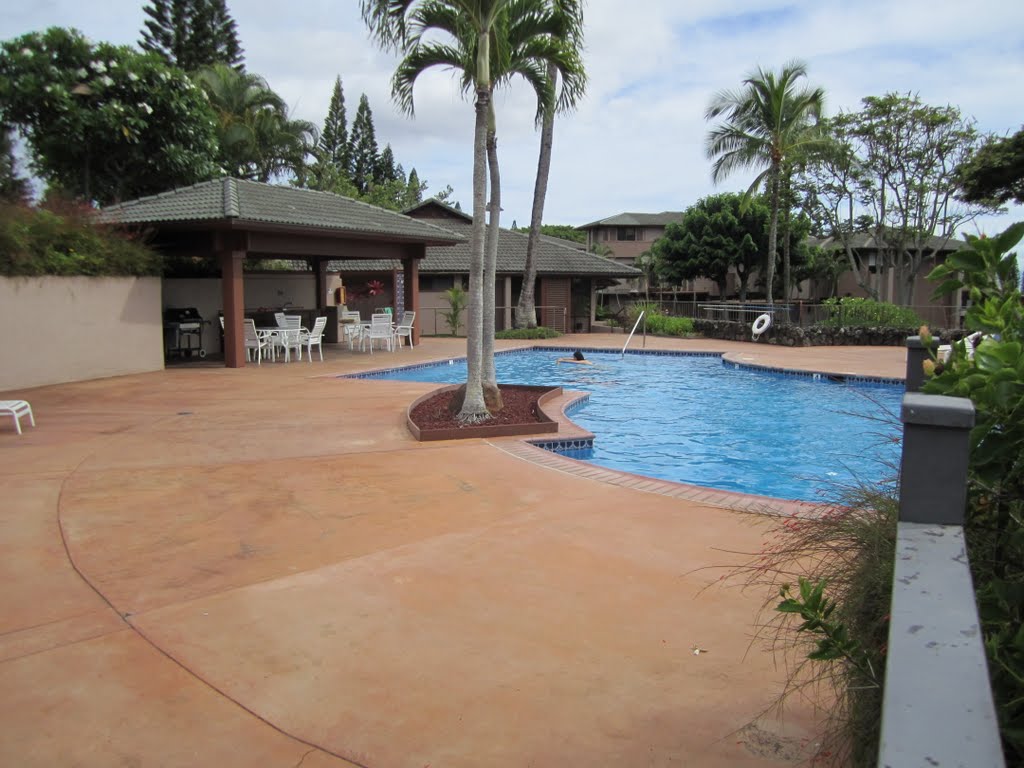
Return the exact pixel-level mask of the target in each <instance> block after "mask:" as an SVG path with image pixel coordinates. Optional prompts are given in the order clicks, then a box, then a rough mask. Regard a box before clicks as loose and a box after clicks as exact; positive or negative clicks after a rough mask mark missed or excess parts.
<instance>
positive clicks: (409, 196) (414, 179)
mask: <svg viewBox="0 0 1024 768" xmlns="http://www.w3.org/2000/svg"><path fill="white" fill-rule="evenodd" d="M426 188H427V185H426V183H420V175H419V174H418V173H416V169H415V168H413V169H412V170H411V171H409V183H408V184H406V186H405V200H403V203H404V205H403V206H402V208H403V209H408V208H412V207H413V206H414V205H418V204H420V203H422V202H423V191H424V190H425V189H426Z"/></svg>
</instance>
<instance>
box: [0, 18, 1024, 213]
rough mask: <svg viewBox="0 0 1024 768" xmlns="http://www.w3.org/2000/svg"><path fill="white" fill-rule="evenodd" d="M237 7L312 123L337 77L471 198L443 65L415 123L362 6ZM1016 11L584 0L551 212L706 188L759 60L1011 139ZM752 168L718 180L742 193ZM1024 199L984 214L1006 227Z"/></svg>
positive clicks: (524, 163) (463, 116) (133, 30)
mask: <svg viewBox="0 0 1024 768" xmlns="http://www.w3.org/2000/svg"><path fill="white" fill-rule="evenodd" d="M142 5H143V0H107V2H105V3H101V4H97V3H89V4H84V3H81V2H80V1H79V2H71V0H49V2H37V3H34V4H12V3H8V4H6V5H5V7H4V8H3V9H2V10H0V29H4V30H5V35H6V36H7V37H13V36H15V35H18V34H21V33H23V32H27V31H31V30H36V29H42V28H45V27H47V26H51V25H59V26H74V27H77V28H79V29H81V30H82V31H83V32H85V33H86V34H87V35H89V36H90V37H92V38H93V39H97V40H99V39H104V40H110V41H111V42H117V43H128V44H133V43H135V42H136V41H137V39H138V37H139V30H140V28H141V26H142V20H143V13H142ZM229 6H230V10H231V12H232V14H233V16H234V18H235V20H236V21H237V22H238V29H239V34H240V36H241V40H242V44H243V46H244V48H245V52H246V61H247V65H248V67H249V69H250V70H252V71H255V72H259V73H260V74H262V75H263V76H264V77H266V78H267V80H268V81H269V82H270V84H271V86H272V87H273V88H275V90H277V91H278V92H279V93H281V95H282V96H283V97H284V98H285V99H286V100H287V102H288V103H289V104H290V105H291V106H292V108H293V109H294V111H295V114H296V115H297V116H298V117H302V118H304V119H307V120H311V121H313V122H315V123H317V124H319V123H321V122H322V120H323V117H324V115H325V113H326V110H327V104H328V101H329V99H330V94H331V88H332V87H333V84H334V78H335V77H336V76H337V75H341V77H342V80H343V82H344V87H345V96H346V106H347V108H348V115H349V119H350V120H351V118H352V117H353V116H354V115H355V110H356V107H357V105H358V103H359V95H360V94H361V93H364V92H365V93H366V94H367V96H368V98H369V99H370V104H371V106H372V108H373V112H374V121H375V125H376V130H377V136H378V139H379V141H380V142H381V143H382V144H383V143H385V142H390V143H391V145H392V147H393V148H394V151H395V155H396V158H397V159H398V161H399V162H401V163H402V164H403V165H404V166H405V168H406V169H407V170H408V169H409V168H411V167H413V166H415V167H416V169H417V171H418V173H419V174H420V177H421V178H425V179H427V180H428V181H429V183H430V186H431V189H432V190H435V191H437V190H440V189H442V188H443V187H444V186H445V185H446V184H451V185H452V186H453V187H454V188H455V192H456V197H457V198H458V199H459V200H460V201H461V202H462V204H463V206H464V207H467V208H468V207H469V204H470V203H471V191H472V190H471V177H472V148H471V146H470V142H471V139H472V128H473V110H472V106H471V104H470V103H469V102H467V101H466V100H465V99H464V98H463V97H462V95H461V94H460V92H459V88H458V83H457V82H455V81H454V80H453V79H452V77H451V75H449V74H447V73H431V74H428V75H426V76H424V77H423V78H422V79H421V81H420V82H419V83H418V84H417V86H416V90H415V101H416V117H415V119H410V118H408V117H406V116H405V115H403V114H401V113H400V112H399V111H398V110H397V109H396V108H395V107H394V106H393V104H392V103H391V100H390V79H391V73H392V71H393V68H394V64H395V59H394V57H393V56H391V55H390V54H387V53H384V52H381V51H379V50H377V49H376V48H375V47H374V46H373V45H372V44H371V43H370V41H369V40H368V36H367V33H366V30H365V28H364V26H363V23H362V20H361V19H360V16H359V10H358V6H359V4H358V3H357V2H356V1H355V0H347V1H346V2H342V3H335V2H332V1H331V0H302V1H301V2H293V3H290V4H288V5H287V6H282V4H281V3H280V2H277V1H276V0H275V2H270V1H269V0H233V1H232V2H230V3H229ZM1022 28H1024V5H1022V4H1021V3H1019V2H1014V1H1011V0H974V1H973V2H972V3H970V5H969V6H965V5H963V4H962V3H960V2H956V3H954V2H953V0H901V2H898V3H893V2H891V0H860V1H859V2H856V3H851V2H848V0H819V1H817V2H812V0H694V1H693V2H686V3H683V2H678V0H630V2H629V3H628V4H624V3H622V2H616V1H615V0H590V2H589V3H588V5H587V6H586V35H587V37H586V64H587V70H588V74H589V78H590V86H589V89H588V95H587V97H586V98H585V100H584V101H583V103H582V104H581V105H580V107H579V109H578V110H577V112H575V113H574V114H572V115H567V116H565V117H562V118H560V119H559V121H558V123H557V125H556V129H555V147H554V157H553V163H552V175H551V184H550V191H549V194H548V203H547V213H546V217H545V218H546V219H547V220H548V221H551V222H559V223H570V224H581V223H585V222H587V221H591V220H594V219H598V218H601V217H604V216H609V215H612V214H614V213H618V212H621V211H626V210H635V211H661V210H681V209H683V208H685V207H687V206H688V205H690V204H692V203H694V202H695V201H696V200H697V199H698V198H699V197H701V196H703V195H706V194H710V193H712V192H714V191H719V190H716V189H715V188H714V187H713V185H712V184H711V181H710V163H709V162H708V161H707V160H706V159H705V157H704V152H703V144H704V136H705V135H706V133H707V129H708V125H707V124H706V123H705V121H704V119H703V114H704V108H705V106H706V105H707V102H708V100H709V98H710V97H711V95H712V94H713V93H714V92H715V91H717V90H719V89H722V88H737V87H739V86H740V82H741V80H742V78H743V77H744V76H745V75H746V74H747V73H749V72H750V71H752V70H754V69H755V68H756V67H757V66H763V67H766V68H777V67H779V66H780V65H781V64H783V63H784V62H786V61H788V60H790V59H793V58H799V59H802V60H804V61H806V62H807V63H808V68H809V75H810V77H809V83H810V84H813V85H821V86H822V87H824V88H825V90H826V92H827V94H828V104H829V110H830V111H832V112H834V111H836V110H838V109H856V108H857V106H858V104H859V102H860V99H861V98H863V97H864V96H868V95H881V94H883V93H886V92H889V91H898V92H906V91H911V92H915V93H919V94H920V96H921V98H922V99H923V100H924V101H925V102H926V103H930V104H947V103H948V104H953V105H955V106H958V107H960V109H961V110H962V111H963V113H964V114H965V115H971V116H973V117H975V118H976V119H977V120H978V124H979V127H980V128H981V129H982V130H985V131H992V132H995V133H999V134H1005V133H1006V132H1007V131H1014V130H1016V129H1017V128H1019V127H1020V125H1021V124H1022V122H1024V115H1022V113H1021V110H1020V104H1019V99H1017V98H1016V95H1017V94H1019V93H1020V83H1021V81H1022V79H1024V57H1022V55H1021V52H1022V51H1021V46H1020V42H1019V36H1015V35H1013V34H1006V30H1019V29H1022ZM496 104H497V107H498V115H499V117H498V119H499V131H500V133H499V148H500V155H501V160H502V182H503V208H504V210H505V213H504V219H503V220H504V221H506V222H508V223H511V221H512V220H513V219H516V220H517V222H518V223H520V224H524V223H526V221H527V220H528V218H529V211H530V207H531V198H532V193H533V179H534V173H535V167H536V152H537V145H538V139H537V136H536V134H535V132H534V126H533V116H534V110H535V104H534V101H533V98H532V96H531V94H530V93H529V91H528V89H527V88H525V87H521V86H520V87H515V88H513V89H511V90H510V91H509V92H507V93H503V94H500V95H499V96H498V99H497V101H496ZM750 178H752V176H747V177H743V178H741V177H737V178H735V179H730V180H729V181H728V182H727V183H726V184H723V185H722V186H721V188H720V189H721V190H740V189H744V188H745V187H746V185H747V184H748V183H749V181H750ZM1022 217H1024V212H1022V210H1021V208H1020V207H1016V208H1015V209H1014V210H1013V211H1012V212H1011V214H1009V215H1006V216H1003V217H1000V218H998V219H996V220H990V221H989V222H987V223H986V225H987V226H988V227H991V228H995V227H1001V226H1004V225H1005V224H1006V223H1008V221H1010V220H1016V219H1020V218H1022Z"/></svg>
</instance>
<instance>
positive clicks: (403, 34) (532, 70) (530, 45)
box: [362, 0, 568, 423]
mask: <svg viewBox="0 0 1024 768" xmlns="http://www.w3.org/2000/svg"><path fill="white" fill-rule="evenodd" d="M362 10H363V18H364V20H365V21H366V22H367V24H368V26H369V28H370V30H371V33H372V34H373V35H374V36H375V37H376V39H377V40H378V42H380V43H381V44H382V45H383V46H384V47H386V48H391V49H396V50H398V51H399V52H400V54H401V55H402V60H401V62H400V63H399V65H398V69H397V70H396V72H395V75H394V78H393V79H392V93H393V95H394V97H395V100H396V101H397V102H398V104H399V106H401V107H402V108H403V109H404V110H406V111H407V112H408V113H410V114H412V113H413V86H414V84H415V82H416V80H417V78H418V77H419V75H420V74H422V73H423V72H424V71H426V70H427V69H430V68H433V67H437V66H440V67H445V68H450V69H453V70H454V71H456V72H458V73H460V77H461V83H462V88H463V90H464V91H465V92H467V93H470V92H471V93H473V94H474V96H475V126H474V143H473V147H474V152H473V229H472V236H471V251H470V253H471V257H470V275H469V320H468V327H467V342H466V346H467V352H466V358H467V377H466V391H465V398H464V400H463V404H462V408H461V410H460V412H459V414H458V419H459V421H461V422H463V423H475V422H479V421H486V420H488V419H489V418H490V411H489V410H488V407H487V403H486V402H485V400H484V389H485V382H486V383H487V385H488V386H487V389H488V392H489V397H491V398H494V400H492V403H493V402H497V403H500V393H499V391H498V388H497V385H496V383H495V381H494V378H495V377H494V373H493V371H494V311H493V302H494V267H495V262H496V254H497V250H496V249H497V240H498V227H499V226H500V225H499V216H500V207H501V199H500V189H501V185H500V178H499V176H498V162H497V144H496V138H495V136H496V127H495V119H494V110H493V105H492V94H493V89H494V86H495V85H498V84H501V83H503V82H505V81H507V80H509V79H510V78H512V77H513V76H515V75H517V74H518V75H521V76H523V77H524V78H525V79H526V80H527V82H529V83H530V84H531V86H533V88H534V89H535V90H536V91H537V93H538V96H539V98H538V117H539V116H540V115H542V114H543V110H544V109H545V108H546V106H547V105H548V104H549V103H551V101H553V99H554V94H553V88H552V86H551V83H550V82H549V81H548V80H547V78H546V76H545V66H546V62H547V61H548V60H550V59H551V58H554V57H559V56H561V57H564V56H567V55H568V53H567V49H566V47H565V46H564V44H563V43H562V42H561V40H560V38H559V37H558V33H559V32H561V31H564V30H563V27H562V26H561V25H562V24H563V22H562V21H559V20H557V19H556V18H555V17H554V14H552V12H551V7H550V5H549V3H548V2H547V1H546V0H362ZM428 33H429V34H434V33H439V34H440V35H441V36H442V40H443V41H438V40H436V39H433V38H431V39H430V40H426V39H425V35H427V34H428ZM560 69H565V67H564V66H562V67H560ZM488 175H489V176H490V181H491V192H492V194H491V198H490V201H489V202H488V201H486V200H485V198H486V191H487V180H488ZM488 208H489V209H490V214H491V216H490V227H491V228H492V231H493V236H492V238H491V240H490V242H489V243H488V242H487V232H486V222H485V215H486V209H488ZM488 306H490V307H491V310H490V311H488V309H487V308H488Z"/></svg>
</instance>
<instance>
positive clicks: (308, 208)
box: [98, 177, 461, 244]
mask: <svg viewBox="0 0 1024 768" xmlns="http://www.w3.org/2000/svg"><path fill="white" fill-rule="evenodd" d="M98 216H99V218H100V220H101V221H106V222H108V223H114V224H168V223H181V224H183V225H187V224H199V225H201V224H204V223H206V224H213V223H215V222H221V223H227V224H229V225H230V226H231V228H233V229H244V228H245V227H246V225H250V226H251V225H257V226H260V227H263V228H265V227H267V226H270V227H274V226H277V227H282V228H300V229H309V230H314V231H320V232H323V233H333V234H341V235H345V236H350V237H365V238H368V239H387V240H392V241H394V240H398V241H404V242H416V243H427V244H452V243H457V242H459V240H460V239H461V238H460V236H459V235H457V234H454V233H452V232H450V231H448V230H447V229H445V228H442V227H439V226H435V225H434V224H430V223H428V222H425V221H420V220H417V219H413V218H411V217H409V216H405V215H403V214H401V213H396V212H394V211H388V210H385V209H384V208H378V207H376V206H374V205H369V204H367V203H362V202H359V201H358V200H353V199H351V198H348V197H343V196H341V195H335V194H332V193H330V192H317V191H315V190H311V189H299V188H297V187H284V186H276V185H273V184H262V183H260V182H256V181H244V180H242V179H234V178H230V177H229V178H224V179H215V180H213V181H204V182H201V183H199V184H193V185H192V186H190V187H182V188H179V189H173V190H171V191H170V192H163V193H161V194H158V195H151V196H149V197H141V198H139V199H137V200H129V201H127V202H124V203H118V204H116V205H110V206H107V207H106V208H104V209H103V210H101V211H100V212H99V214H98Z"/></svg>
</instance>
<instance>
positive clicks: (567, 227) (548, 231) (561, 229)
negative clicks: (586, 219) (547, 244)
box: [523, 224, 587, 244]
mask: <svg viewBox="0 0 1024 768" xmlns="http://www.w3.org/2000/svg"><path fill="white" fill-rule="evenodd" d="M523 229H526V230H527V231H529V228H527V227H524V228H523ZM540 233H541V234H542V235H547V236H548V237H557V238H559V239H561V240H572V241H573V242H574V243H581V244H582V243H585V242H587V233H586V232H584V231H582V230H579V229H576V227H574V226H572V225H571V224H541V225H540Z"/></svg>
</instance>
